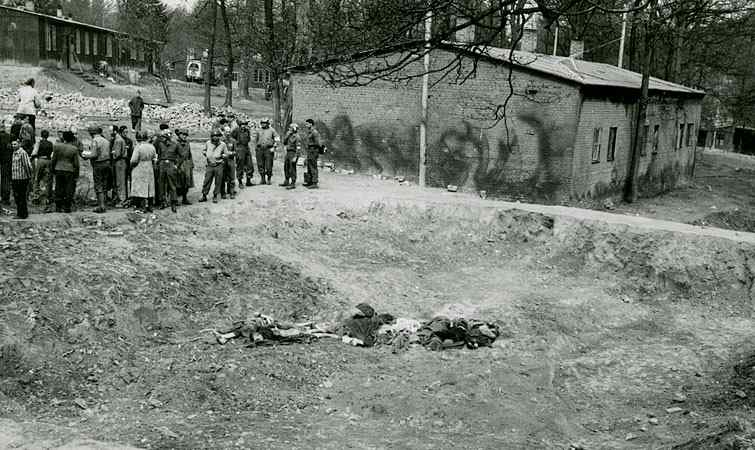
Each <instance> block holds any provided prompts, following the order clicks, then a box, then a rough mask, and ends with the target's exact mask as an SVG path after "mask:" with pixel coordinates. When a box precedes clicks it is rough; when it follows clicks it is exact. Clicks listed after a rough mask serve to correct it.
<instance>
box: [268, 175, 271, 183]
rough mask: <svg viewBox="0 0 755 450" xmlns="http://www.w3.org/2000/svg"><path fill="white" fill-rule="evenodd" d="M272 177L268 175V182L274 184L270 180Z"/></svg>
mask: <svg viewBox="0 0 755 450" xmlns="http://www.w3.org/2000/svg"><path fill="white" fill-rule="evenodd" d="M270 178H272V177H271V176H270V175H268V176H267V184H272V183H271V182H270Z"/></svg>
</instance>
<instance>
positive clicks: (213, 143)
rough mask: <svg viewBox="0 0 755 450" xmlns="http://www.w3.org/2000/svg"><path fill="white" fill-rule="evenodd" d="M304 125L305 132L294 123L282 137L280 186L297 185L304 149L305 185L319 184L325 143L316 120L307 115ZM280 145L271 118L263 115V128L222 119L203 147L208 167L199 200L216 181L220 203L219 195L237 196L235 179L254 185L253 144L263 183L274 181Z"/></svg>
mask: <svg viewBox="0 0 755 450" xmlns="http://www.w3.org/2000/svg"><path fill="white" fill-rule="evenodd" d="M305 127H306V128H305V130H304V133H300V131H299V126H298V125H297V124H295V123H292V124H291V125H290V126H289V128H288V130H287V132H286V134H285V136H284V138H283V140H282V145H283V147H284V148H285V156H284V159H283V163H284V165H283V173H284V180H283V183H281V184H279V186H282V187H286V188H287V189H295V188H296V166H297V163H298V159H299V157H301V155H302V153H303V152H304V151H306V158H307V164H306V166H307V170H306V173H305V174H304V183H303V186H305V187H307V188H309V189H316V188H318V187H319V180H318V174H317V159H318V158H319V155H320V154H321V153H322V152H323V150H324V147H323V145H322V141H321V139H320V134H319V133H318V132H317V129H315V127H314V121H313V120H312V119H307V121H306V122H305ZM280 145H281V138H280V136H279V135H278V132H277V131H275V129H274V128H272V127H270V119H267V118H265V119H262V120H261V121H260V128H258V129H254V130H251V129H250V128H249V123H248V122H246V121H238V122H236V121H235V119H232V120H231V121H230V122H228V121H226V120H225V119H221V120H220V121H219V123H218V124H217V126H216V127H214V128H213V130H212V132H211V134H210V141H208V142H207V143H205V146H204V149H203V155H204V157H205V158H206V159H207V167H206V169H205V177H204V182H203V183H202V198H201V199H200V200H199V201H200V202H205V201H207V196H208V195H209V194H210V189H211V188H212V187H213V184H214V189H213V193H212V201H213V203H217V201H218V197H220V198H222V199H225V198H227V196H228V195H230V197H231V198H235V196H236V193H237V192H236V185H235V184H236V181H238V187H239V189H243V188H244V187H245V186H246V187H249V186H254V182H253V181H252V180H253V177H254V163H253V159H252V148H253V149H254V159H256V163H257V172H258V173H259V176H260V184H268V185H270V184H272V176H273V161H274V160H275V151H276V149H277V148H279V147H280ZM244 178H246V183H244Z"/></svg>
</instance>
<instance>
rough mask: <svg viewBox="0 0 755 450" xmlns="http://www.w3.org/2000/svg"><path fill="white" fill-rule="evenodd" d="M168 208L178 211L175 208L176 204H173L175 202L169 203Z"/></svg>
mask: <svg viewBox="0 0 755 450" xmlns="http://www.w3.org/2000/svg"><path fill="white" fill-rule="evenodd" d="M170 210H171V211H173V212H178V211H177V210H176V204H175V203H171V205H170Z"/></svg>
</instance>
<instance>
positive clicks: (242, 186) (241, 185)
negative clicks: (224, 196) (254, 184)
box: [239, 180, 244, 189]
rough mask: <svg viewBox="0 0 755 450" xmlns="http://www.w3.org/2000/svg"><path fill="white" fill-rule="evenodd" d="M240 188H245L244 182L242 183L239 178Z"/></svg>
mask: <svg viewBox="0 0 755 450" xmlns="http://www.w3.org/2000/svg"><path fill="white" fill-rule="evenodd" d="M239 189H244V183H242V182H241V180H239Z"/></svg>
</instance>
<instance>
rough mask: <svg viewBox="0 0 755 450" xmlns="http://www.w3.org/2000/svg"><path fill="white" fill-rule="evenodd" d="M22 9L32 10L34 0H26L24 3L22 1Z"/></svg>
mask: <svg viewBox="0 0 755 450" xmlns="http://www.w3.org/2000/svg"><path fill="white" fill-rule="evenodd" d="M24 9H25V10H27V11H34V1H33V0H26V3H24Z"/></svg>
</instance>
